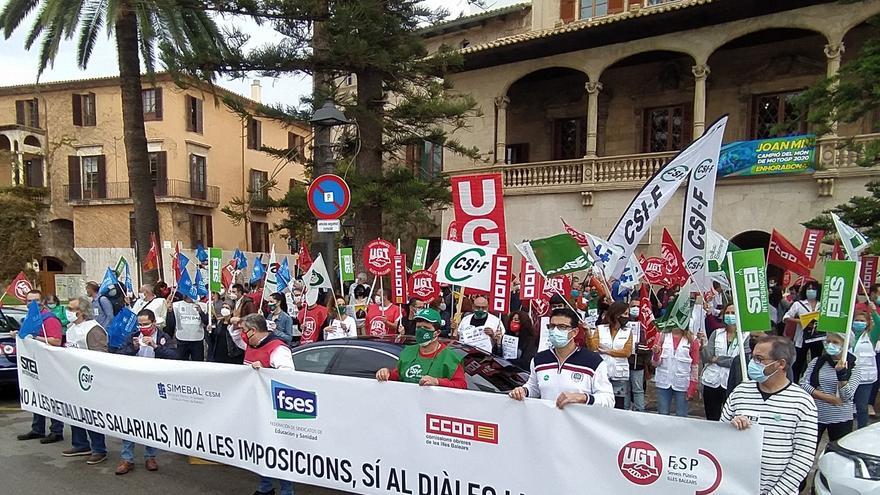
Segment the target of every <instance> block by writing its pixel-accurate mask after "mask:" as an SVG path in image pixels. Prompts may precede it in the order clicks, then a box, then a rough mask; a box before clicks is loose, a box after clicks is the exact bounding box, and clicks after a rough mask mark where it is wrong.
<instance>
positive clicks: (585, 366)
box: [510, 308, 614, 409]
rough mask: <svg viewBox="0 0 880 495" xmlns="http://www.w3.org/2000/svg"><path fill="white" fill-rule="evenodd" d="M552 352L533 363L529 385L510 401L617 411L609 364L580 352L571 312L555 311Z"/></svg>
mask: <svg viewBox="0 0 880 495" xmlns="http://www.w3.org/2000/svg"><path fill="white" fill-rule="evenodd" d="M548 330H549V332H550V333H549V336H550V345H551V349H547V350H546V351H542V352H539V353H538V354H537V355H535V358H534V359H532V363H531V366H530V368H531V369H530V371H531V373H530V374H529V381H528V382H526V384H525V385H524V386H522V387H517V388H515V389H513V390H511V391H510V397H511V398H512V399H515V400H520V401H521V400H524V399H525V398H526V397H532V398H535V399H546V400H554V398H555V400H556V407H558V408H559V409H562V408H564V407H565V406H567V405H568V404H587V405H595V406H600V407H609V408H610V407H614V389H613V388H612V387H611V382H610V381H609V380H608V364H607V363H606V362H605V361H604V360H603V359H602V356H601V355H600V354H599V353H597V352H593V351H591V350H589V349H585V348H581V347H579V346H578V345H577V343H576V342H575V341H574V337H575V335H576V334H577V332H578V317H577V314H575V312H574V311H572V310H571V309H568V308H562V309H554V310H553V312H552V313H551V314H550V324H549V326H548Z"/></svg>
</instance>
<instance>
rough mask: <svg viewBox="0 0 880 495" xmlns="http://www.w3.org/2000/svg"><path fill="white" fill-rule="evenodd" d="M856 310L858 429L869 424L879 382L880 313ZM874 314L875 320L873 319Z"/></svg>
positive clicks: (853, 325) (855, 348) (855, 398)
mask: <svg viewBox="0 0 880 495" xmlns="http://www.w3.org/2000/svg"><path fill="white" fill-rule="evenodd" d="M871 306H874V305H873V304H870V305H869V307H868V311H870V314H869V313H868V311H856V312H855V315H854V316H853V323H852V331H853V334H854V335H855V345H854V347H853V354H855V355H856V357H857V358H858V363H859V370H860V374H861V381H860V382H859V386H858V388H856V394H855V397H854V398H853V402H854V403H855V405H856V429H858V428H864V427H866V426H868V406H869V405H870V404H871V402H870V400H871V391H872V390H873V388H874V383H876V382H877V361H876V354H875V352H874V349H876V346H877V341H878V339H880V315H878V314H877V313H876V312H874V311H873V310H872V309H871ZM872 316H873V321H872Z"/></svg>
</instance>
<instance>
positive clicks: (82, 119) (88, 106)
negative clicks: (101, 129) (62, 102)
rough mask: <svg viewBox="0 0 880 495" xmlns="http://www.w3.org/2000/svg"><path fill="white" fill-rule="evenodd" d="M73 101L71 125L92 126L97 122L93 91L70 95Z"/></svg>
mask: <svg viewBox="0 0 880 495" xmlns="http://www.w3.org/2000/svg"><path fill="white" fill-rule="evenodd" d="M71 100H72V102H73V104H72V106H73V125H75V126H81V127H93V126H95V125H97V124H98V109H97V102H96V99H95V93H85V94H74V95H71Z"/></svg>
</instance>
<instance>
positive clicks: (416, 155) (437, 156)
mask: <svg viewBox="0 0 880 495" xmlns="http://www.w3.org/2000/svg"><path fill="white" fill-rule="evenodd" d="M406 165H407V168H409V170H410V171H412V173H413V175H414V176H416V177H417V178H420V179H422V180H432V179H436V178H437V177H439V176H440V174H441V173H442V172H443V146H440V145H439V144H436V143H432V142H430V141H422V142H421V143H413V144H409V145H407V148H406Z"/></svg>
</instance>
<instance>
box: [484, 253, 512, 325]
mask: <svg viewBox="0 0 880 495" xmlns="http://www.w3.org/2000/svg"><path fill="white" fill-rule="evenodd" d="M511 264H513V258H512V257H510V256H507V255H504V254H496V255H495V256H493V257H492V290H490V291H489V310H490V311H497V312H499V313H507V311H508V308H509V307H510V304H509V303H510V298H509V297H508V296H509V295H510V265H511Z"/></svg>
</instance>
